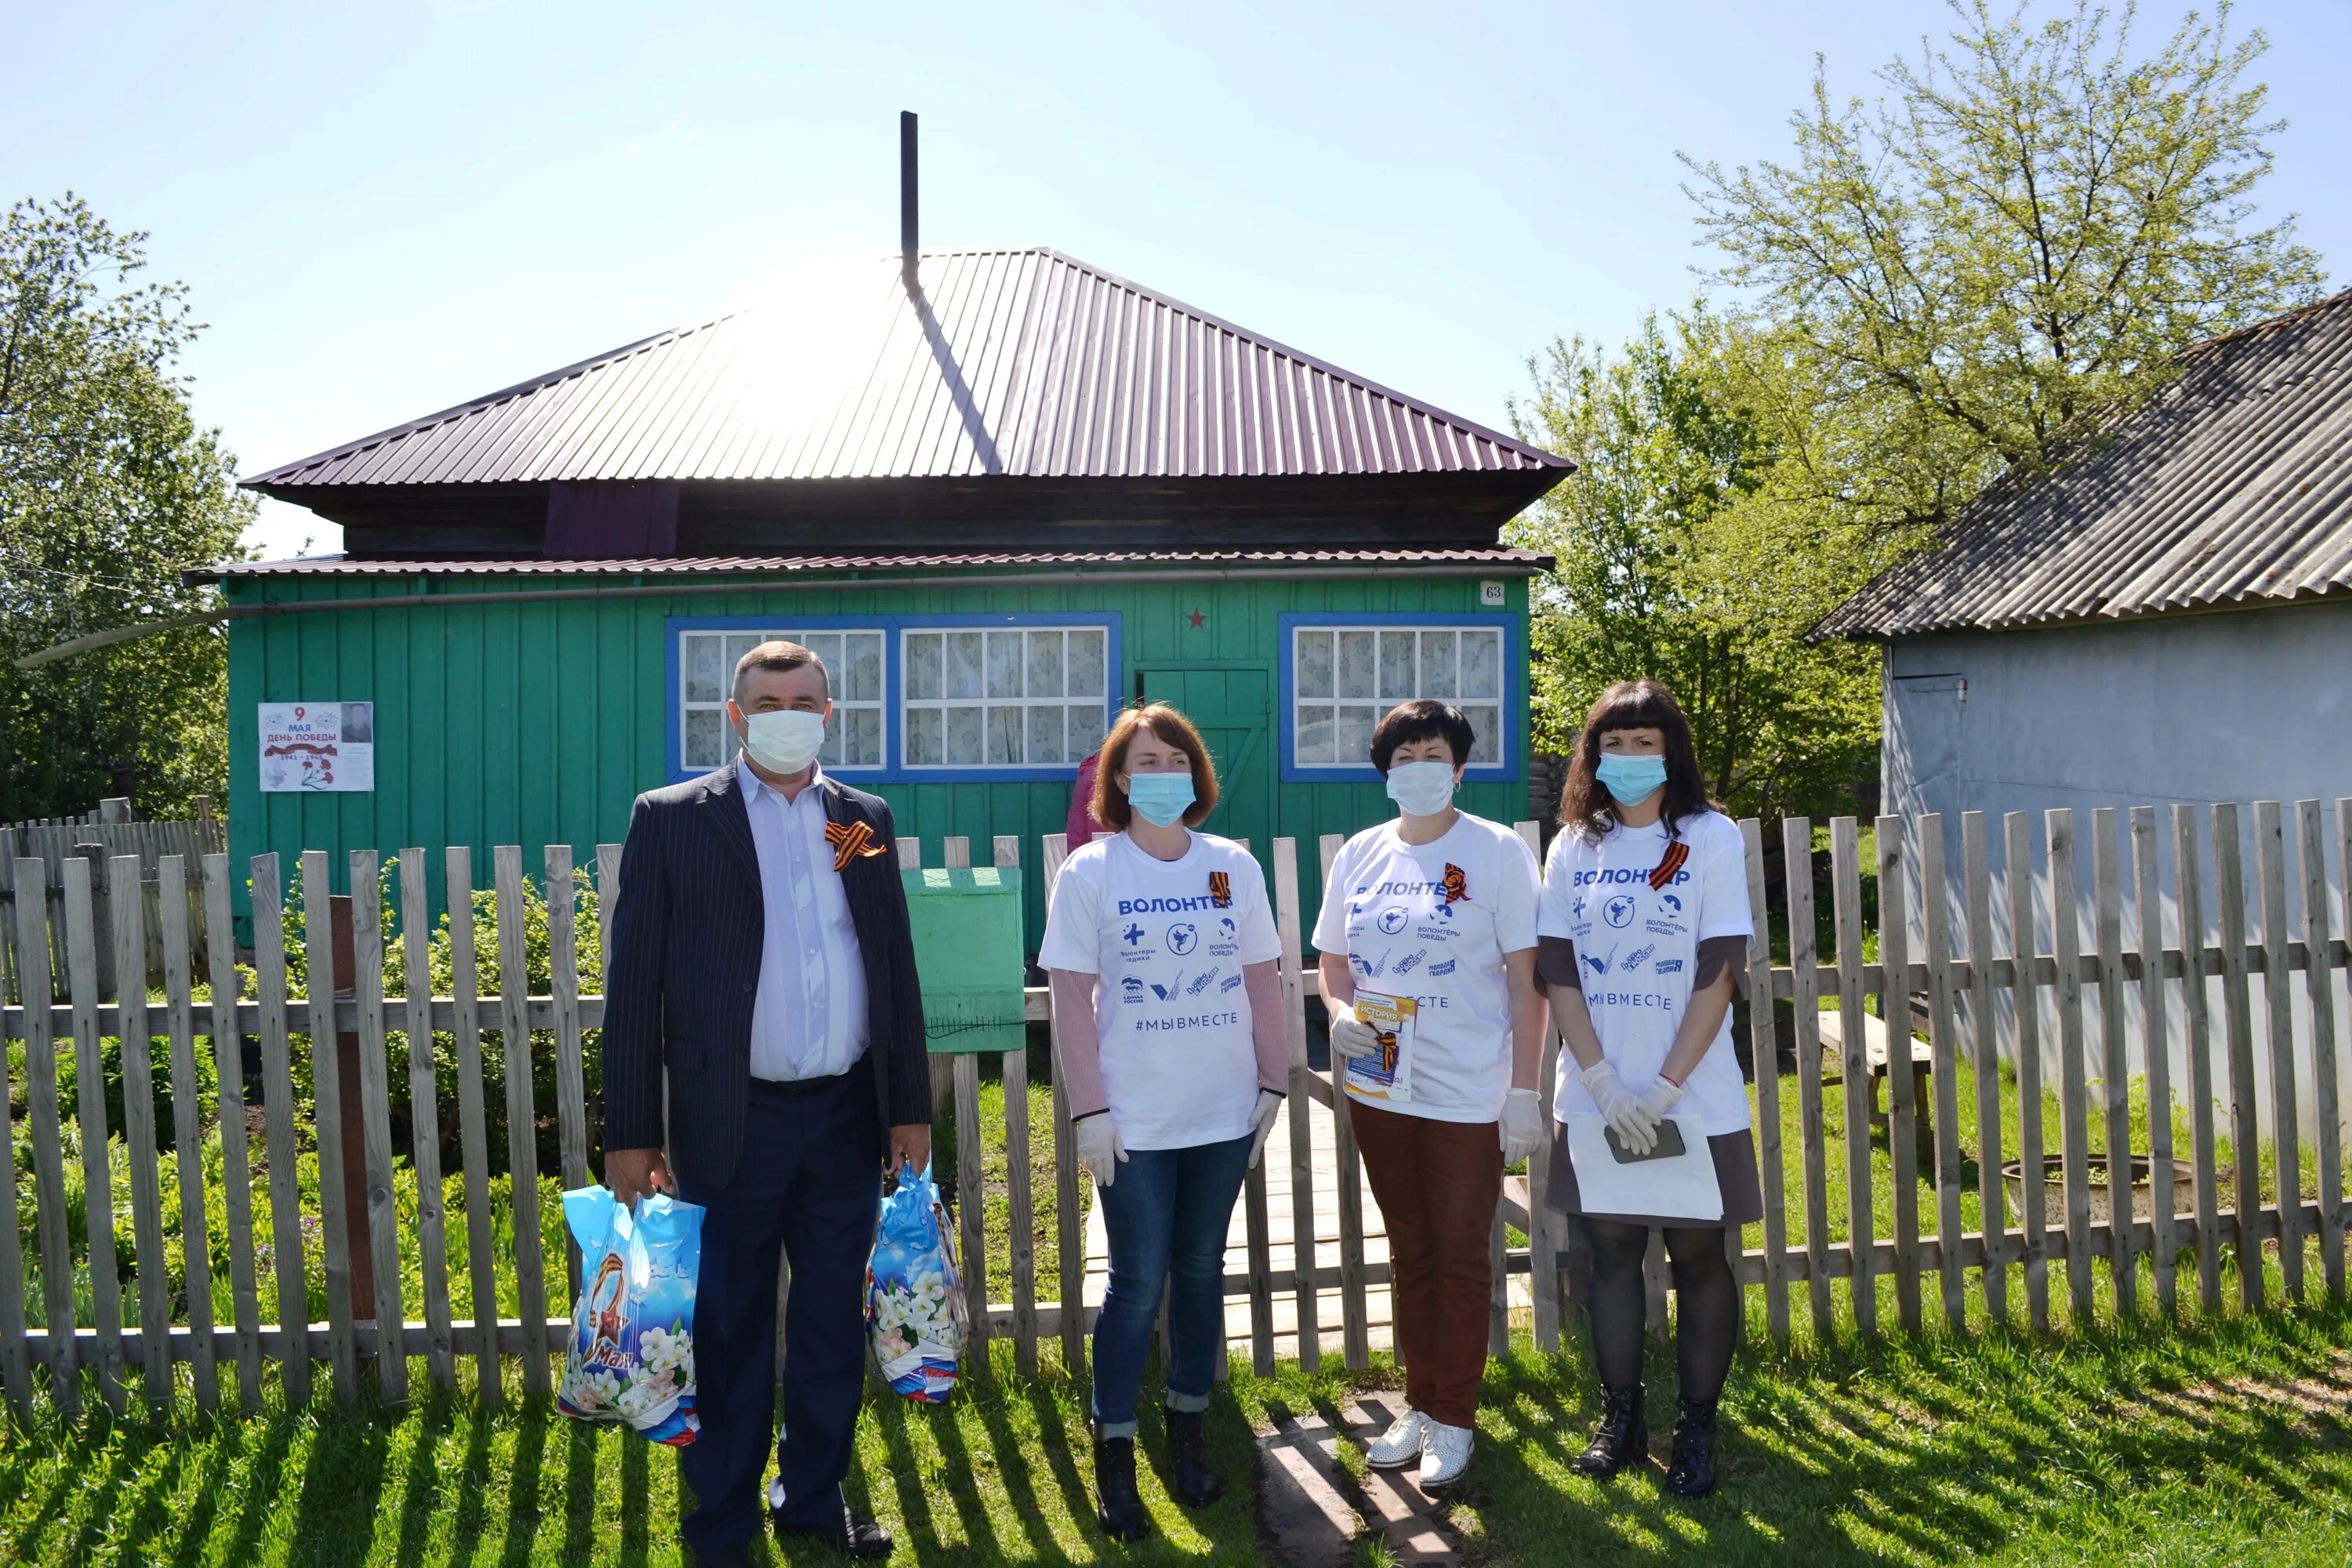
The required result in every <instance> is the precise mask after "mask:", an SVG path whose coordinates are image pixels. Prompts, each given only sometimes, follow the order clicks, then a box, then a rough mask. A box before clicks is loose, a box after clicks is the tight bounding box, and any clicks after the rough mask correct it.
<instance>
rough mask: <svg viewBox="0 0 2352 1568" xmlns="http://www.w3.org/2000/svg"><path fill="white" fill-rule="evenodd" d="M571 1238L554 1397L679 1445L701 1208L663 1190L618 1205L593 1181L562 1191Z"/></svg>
mask: <svg viewBox="0 0 2352 1568" xmlns="http://www.w3.org/2000/svg"><path fill="white" fill-rule="evenodd" d="M563 1218H564V1223H565V1224H567V1225H569V1226H571V1227H572V1239H573V1240H575V1241H577V1242H578V1243H579V1244H580V1295H579V1299H578V1300H576V1301H575V1302H574V1303H573V1305H572V1337H571V1342H570V1343H569V1344H568V1345H567V1346H566V1347H565V1350H564V1355H563V1386H562V1389H561V1390H560V1391H558V1394H557V1396H556V1405H557V1406H558V1408H560V1409H561V1410H562V1412H563V1413H564V1414H565V1415H574V1416H577V1417H579V1418H580V1419H581V1420H583V1421H619V1422H624V1423H625V1424H626V1425H628V1426H631V1427H633V1428H635V1430H637V1431H639V1432H642V1433H644V1434H645V1435H646V1436H648V1437H650V1438H652V1439H653V1440H654V1441H655V1442H656V1443H666V1444H667V1445H669V1446H670V1447H674V1448H677V1447H685V1446H686V1445H687V1444H688V1443H691V1442H693V1441H694V1437H695V1434H696V1433H697V1432H698V1431H700V1430H701V1423H700V1422H699V1421H698V1420H697V1419H696V1417H695V1414H694V1282H695V1276H696V1275H697V1274H698V1273H699V1272H700V1269H701V1265H702V1210H701V1209H700V1208H699V1207H698V1206H696V1205H693V1204H686V1203H680V1202H678V1201H677V1199H676V1198H673V1197H670V1196H668V1195H667V1194H662V1193H656V1194H654V1195H653V1196H651V1197H649V1198H645V1199H641V1200H640V1201H639V1202H638V1203H637V1205H636V1206H635V1208H624V1207H622V1206H621V1205H620V1203H619V1201H618V1200H616V1199H615V1198H614V1196H613V1194H611V1193H610V1192H607V1191H606V1190H605V1189H604V1188H603V1187H578V1188H574V1189H573V1190H572V1191H571V1192H568V1193H566V1194H563Z"/></svg>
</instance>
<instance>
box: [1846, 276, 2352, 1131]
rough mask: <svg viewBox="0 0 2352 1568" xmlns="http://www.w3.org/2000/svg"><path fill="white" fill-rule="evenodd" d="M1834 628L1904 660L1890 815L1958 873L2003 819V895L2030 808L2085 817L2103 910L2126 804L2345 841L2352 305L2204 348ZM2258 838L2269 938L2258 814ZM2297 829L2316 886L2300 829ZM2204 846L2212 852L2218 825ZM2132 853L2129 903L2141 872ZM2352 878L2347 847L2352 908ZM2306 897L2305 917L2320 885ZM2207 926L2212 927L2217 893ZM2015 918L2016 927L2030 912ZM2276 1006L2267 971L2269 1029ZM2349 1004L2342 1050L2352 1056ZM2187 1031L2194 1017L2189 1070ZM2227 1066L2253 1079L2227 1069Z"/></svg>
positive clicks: (2303, 1022)
mask: <svg viewBox="0 0 2352 1568" xmlns="http://www.w3.org/2000/svg"><path fill="white" fill-rule="evenodd" d="M1816 635H1817V636H1834V637H1854V638H1867V639H1873V640H1876V641H1878V642H1880V643H1881V644H1883V645H1884V647H1885V661H1884V669H1885V676H1884V703H1885V706H1884V720H1885V731H1884V733H1885V739H1884V742H1883V746H1882V751H1881V758H1880V765H1881V782H1882V795H1883V801H1882V804H1881V807H1880V809H1882V810H1884V811H1887V812H1891V813H1903V814H1906V815H1907V814H1913V813H1921V812H1940V813H1942V814H1943V822H1944V828H1945V833H1946V836H1947V840H1948V842H1947V853H1948V857H1951V858H1950V859H1949V860H1948V863H1949V864H1953V865H1957V864H1958V858H1957V857H1958V853H1959V847H1960V846H1959V832H1960V814H1961V813H1963V812H1967V811H1982V812H1985V813H1987V814H1988V816H1989V817H1990V819H1991V820H1990V822H1989V825H1988V826H1989V832H1988V834H1987V837H1988V840H1989V847H1990V858H1991V861H1992V869H1993V887H1994V888H1995V889H1996V891H1997V896H1998V889H2000V886H2001V876H2000V873H2001V868H2002V864H2003V862H2004V860H2005V856H2004V853H2003V845H2002V839H2003V835H2002V831H2001V827H2000V816H2001V815H2002V814H2004V813H2007V812H2012V811H2015V812H2025V813H2029V814H2031V816H2030V821H2031V824H2032V837H2033V839H2034V841H2035V842H2037V843H2038V842H2039V841H2040V839H2041V835H2042V812H2044V811H2046V810H2048V809H2050V808H2052V807H2057V806H2065V807H2071V808H2073V809H2074V831H2075V836H2076V841H2077V844H2078V846H2079V847H2080V848H2079V854H2080V856H2081V858H2082V861H2083V864H2082V866H2081V868H2079V869H2080V879H2079V886H2080V887H2081V888H2082V889H2084V893H2085V895H2086V896H2087V894H2088V893H2089V891H2090V889H2092V886H2093V883H2092V876H2091V873H2092V869H2093V868H2092V862H2091V842H2092V839H2093V837H2094V836H2095V833H2096V831H2097V828H2098V821H2097V819H2096V818H2095V816H2093V815H2092V814H2093V812H2095V810H2097V809H2098V808H2099V807H2102V806H2109V807H2115V808H2116V809H2117V826H2118V831H2119V832H2121V831H2126V830H2127V825H2128V823H2129V816H2128V812H2129V809H2130V808H2131V807H2134V806H2141V805H2157V806H2159V807H2161V806H2164V805H2168V804H2174V803H2186V804H2190V805H2210V804H2211V803H2215V802H2221V801H2240V802H2243V801H2250V800H2256V799H2261V800H2275V801H2284V802H2288V803H2292V802H2294V801H2296V800H2317V801H2319V802H2321V803H2322V812H2323V816H2322V823H2323V832H2324V835H2325V837H2326V841H2327V843H2328V844H2329V845H2331V846H2340V845H2341V844H2342V843H2343V842H2344V841H2345V840H2344V830H2343V825H2342V824H2341V823H2339V822H2337V821H2336V820H2335V818H2336V815H2337V809H2338V807H2337V803H2338V802H2339V801H2340V800H2341V799H2343V798H2344V797H2346V796H2352V292H2347V293H2342V294H2337V295H2335V296H2332V297H2331V298H2328V299H2326V300H2319V301H2318V302H2316V303H2315V304H2312V305H2309V306H2306V307H2305V308H2304V309H2302V310H2294V311H2291V312H2289V313H2288V314H2285V315H2283V316H2280V317H2277V318H2275V319H2273V320H2272V321H2264V322H2262V323H2260V324H2258V325H2256V326H2252V327H2249V328H2247V329H2245V330H2243V331H2237V332H2232V333H2230V334H2228V335H2227V336H2224V337H2220V338H2215V339H2212V340H2210V341H2209V342H2204V343H2201V344H2199V345H2198V346H2197V347H2196V348H2195V349H2193V350H2191V351H2190V352H2189V353H2188V354H2187V355H2186V356H2185V357H2184V360H2183V362H2182V363H2181V365H2180V370H2179V375H2178V376H2177V377H2176V378H2175V379H2174V380H2173V381H2172V382H2171V383H2170V384H2168V385H2167V386H2166V387H2165V388H2164V389H2163V390H2162V391H2161V392H2160V393H2159V394H2158V395H2156V396H2155V397H2154V398H2153V399H2151V400H2150V401H2149V402H2148V403H2147V405H2144V406H2142V407H2139V408H2137V409H2135V410H2132V411H2130V412H2128V413H2126V414H2124V415H2122V416H2118V417H2117V418H2116V419H2115V420H2114V421H2113V422H2112V423H2111V424H2110V425H2109V426H2108V427H2107V428H2106V429H2105V430H2104V431H2102V432H2101V433H2100V434H2099V435H2098V436H2097V437H2095V439H2094V440H2093V441H2091V442H2090V443H2089V444H2088V446H2087V448H2086V449H2085V450H2084V452H2083V453H2082V454H2081V455H2080V456H2079V457H2078V458H2076V459H2075V460H2074V461H2073V462H2071V463H2068V464H2066V465H2064V466H2063V467H2061V468H2058V469H2056V470H2055V471H2054V472H2052V473H2050V474H2047V475H2041V476H2034V477H2031V478H2023V477H2021V478H2016V479H2007V480H2004V481H2002V482H2000V483H1999V484H1996V485H1995V486H1993V487H1992V489H1990V490H1989V491H1988V492H1987V493H1986V494H1985V495H1984V496H1982V497H1981V498H1979V500H1977V501H1976V502H1975V503H1974V504H1973V505H1971V506H1970V507H1969V508H1968V509H1967V510H1965V511H1964V512H1963V513H1962V514H1961V515H1960V517H1959V518H1958V521H1956V523H1955V524H1954V525H1953V527H1952V529H1951V531H1950V532H1949V534H1948V537H1947V538H1946V539H1945V540H1944V541H1943V542H1942V543H1941V545H1940V547H1938V548H1936V549H1931V550H1928V551H1926V552H1922V553H1920V554H1917V555H1914V556H1911V557H1909V558H1908V559H1906V560H1905V561H1903V562H1902V563H1899V564H1897V565H1896V566H1895V567H1894V568H1892V569H1891V570H1889V571H1888V572H1886V573H1885V574H1883V575H1881V576H1880V577H1879V578H1878V579H1877V580H1876V581H1874V582H1873V583H1872V584H1870V585H1869V586H1868V587H1866V588H1865V589H1864V591H1863V592H1862V593H1860V594H1859V595H1856V596H1855V597H1854V598H1853V599H1852V600H1850V601H1849V602H1848V603H1846V604H1845V605H1842V606H1840V607H1839V608H1838V609H1837V610H1836V611H1835V612H1834V613H1833V614H1832V615H1831V616H1829V617H1828V618H1827V619H1826V620H1824V621H1823V622H1822V626H1820V627H1819V628H1818V630H1817V632H1816ZM2287 810H2288V814H2289V816H2290V818H2292V816H2293V812H2294V808H2293V806H2292V805H2291V804H2290V805H2289V806H2288V807H2287ZM2241 822H2242V835H2243V840H2244V841H2243V843H2242V853H2243V864H2244V865H2245V867H2246V868H2247V869H2246V873H2245V877H2246V884H2247V888H2246V891H2247V895H2248V898H2249V900H2250V929H2252V930H2256V931H2259V930H2260V929H2261V924H2260V915H2259V911H2258V910H2255V909H2253V907H2252V900H2255V899H2256V898H2257V897H2258V894H2259V889H2258V888H2257V887H2256V885H2255V883H2256V878H2255V876H2254V868H2256V867H2257V865H2258V864H2259V860H2258V856H2257V846H2256V844H2255V843H2254V839H2253V831H2254V819H2253V814H2252V812H2251V811H2242V812H2241ZM2156 826H2157V829H2158V835H2159V839H2158V841H2159V843H2160V844H2161V845H2162V846H2163V848H2162V849H2161V851H2160V852H2159V854H2158V857H2157V864H2158V868H2159V878H2158V879H2159V882H2160V884H2161V885H2160V887H2159V889H2158V890H2159V894H2160V896H2161V899H2162V900H2163V905H2164V908H2165V913H2164V919H2165V920H2166V921H2167V922H2168V931H2172V932H2173V934H2169V935H2168V936H2167V937H2166V938H2165V940H2166V942H2168V943H2173V944H2177V943H2178V942H2179V936H2178V934H2177V928H2176V927H2173V926H2172V925H2171V922H2173V921H2175V920H2176V919H2177V909H2176V908H2174V907H2173V897H2174V894H2173V885H2172V869H2171V865H2172V849H2171V845H2172V831H2173V830H2172V825H2171V823H2170V821H2169V820H2168V819H2167V818H2166V816H2165V814H2163V813H2162V812H2161V811H2159V813H2158V822H2157V825H2156ZM2287 833H2288V843H2287V845H2286V854H2287V858H2288V864H2289V865H2290V867H2292V865H2293V863H2294V825H2293V823H2292V820H2290V823H2289V826H2288V828H2287ZM2199 835H2200V841H2201V842H2204V843H2206V845H2207V848H2206V851H2205V853H2207V854H2208V855H2210V838H2208V837H2207V836H2206V834H2205V829H2204V826H2202V825H2201V824H2200V829H2199ZM2118 853H2119V857H2120V864H2121V866H2122V868H2123V872H2122V874H2123V877H2124V879H2125V880H2126V884H2128V882H2129V879H2130V877H2131V874H2132V867H2133V864H2134V861H2133V857H2132V854H2131V851H2130V848H2129V847H2128V846H2124V847H2121V848H2120V849H2119V851H2118ZM2212 874H2213V873H2212V868H2211V865H2210V860H2209V861H2208V863H2207V869H2206V873H2205V875H2206V876H2207V877H2208V878H2209V879H2210V877H2211V875H2212ZM2344 875H2345V868H2344V866H2343V864H2342V859H2341V857H2340V854H2331V856H2330V858H2329V862H2328V866H2327V879H2328V883H2329V895H2328V897H2329V901H2330V903H2331V905H2332V907H2333V908H2335V909H2336V910H2341V909H2342V908H2343V900H2344ZM2286 880H2287V882H2288V883H2289V884H2290V885H2289V886H2288V887H2287V888H2286V889H2284V902H2285V904H2286V907H2287V909H2288V910H2289V916H2288V918H2289V920H2290V921H2299V920H2300V919H2301V909H2302V904H2303V892H2302V889H2301V885H2300V879H2299V877H2297V876H2296V875H2294V874H2292V873H2291V874H2290V875H2289V876H2288V877H2287V879H2286ZM2203 907H2204V909H2205V910H2206V919H2207V921H2208V922H2209V925H2210V921H2212V920H2213V919H2214V909H2215V900H2214V896H2213V889H2212V886H2211V884H2210V880H2209V882H2208V884H2207V891H2206V897H2205V899H2204V902H2203ZM1957 918H1958V913H1957V911H1956V919H1957ZM2048 918H2049V913H2048V911H2046V910H2045V911H2043V912H2042V920H2043V921H2047V919H2048ZM1997 920H1998V921H2001V922H2002V923H2003V927H2004V929H2005V921H2006V914H2005V912H2000V911H1997ZM1915 925H1916V921H1915ZM1955 929H1958V928H1957V926H1956V927H1955ZM2084 929H2085V930H2088V929H2090V928H2089V927H2088V926H2087V925H2086V926H2085V928H2084ZM2294 929H2298V930H2299V929H2300V927H2299V925H2298V926H2296V927H2294ZM2043 931H2044V936H2043V938H2042V940H2043V942H2045V943H2046V942H2047V941H2048V940H2049V939H2048V936H2047V934H2046V933H2047V927H2046V924H2045V925H2044V927H2043ZM2209 939H2210V933H2209ZM2262 990H2263V987H2262V983H2261V978H2260V976H2256V977H2255V982H2254V991H2255V1005H2256V1008H2257V1016H2256V1027H2257V1028H2263V1027H2266V1025H2265V1024H2264V1023H2263V1020H2262V1017H2261V1014H2260V1008H2261V1006H2262ZM2294 990H2295V992H2296V993H2297V995H2296V997H2295V999H2294V1005H2293V1006H2292V1008H2291V1020H2292V1023H2293V1029H2294V1041H2295V1049H2296V1052H2297V1054H2298V1056H2299V1057H2301V1056H2306V1055H2307V1053H2308V1051H2309V1050H2310V1048H2311V1047H2310V1042H2311V1038H2312V1037H2311V1028H2310V1025H2311V1021H2310V1018H2309V1011H2308V1010H2309V1004H2308V999H2307V998H2304V997H2302V996H2301V995H2300V992H2301V990H2302V982H2301V976H2300V975H2297V976H2296V977H2295V980H2294ZM2091 1005H2092V1006H2093V1007H2094V1010H2095V1006H2096V999H2095V997H2094V998H2092V999H2091ZM2134 1005H2137V1004H2134ZM2338 1015H2339V1020H2338V1026H2337V1030H2336V1037H2337V1038H2338V1039H2347V1038H2352V1016H2346V1015H2345V1014H2344V1010H2343V1005H2342V1002H2341V1000H2340V999H2339V1002H2338ZM2214 1016H2216V1017H2219V1016H2221V1014H2220V1013H2219V1012H2218V1011H2217V1012H2216V1013H2215V1014H2214ZM2215 1032H2216V1036H2217V1037H2218V1036H2219V1033H2220V1031H2219V1029H2218V1026H2217V1028H2216V1031H2215ZM2095 1037H2096V1036H2094V1038H2095ZM2134 1037H2135V1038H2137V1033H2135V1035H2134ZM2258 1037H2259V1036H2258ZM2043 1038H2044V1039H2045V1040H2047V1039H2052V1038H2054V1035H2053V1034H2051V1033H2048V1032H2045V1034H2044V1035H2043ZM2170 1038H2171V1039H2172V1041H2173V1042H2174V1047H2173V1048H2174V1051H2175V1054H2176V1055H2178V1054H2179V1050H2180V1048H2181V1047H2180V1044H2179V1042H2180V1041H2181V1040H2182V1039H2183V1038H2184V1034H2183V1031H2182V1029H2181V1027H2180V1020H2179V1017H2178V1016H2176V1018H2175V1020H2174V1027H2173V1029H2172V1031H2171V1034H2170ZM2304 1070H2305V1071H2307V1070H2308V1066H2307V1064H2306V1066H2305V1069H2304ZM2216 1072H2217V1076H2216V1079H2215V1081H2216V1082H2217V1083H2226V1082H2227V1081H2228V1078H2227V1068H2226V1065H2224V1066H2222V1067H2221V1068H2217V1069H2216ZM2174 1081H2175V1082H2176V1083H2179V1082H2186V1081H2188V1080H2187V1079H2186V1078H2185V1076H2177V1077H2176V1078H2175V1079H2174ZM2305 1110H2306V1112H2307V1111H2308V1102H2307V1101H2306V1104H2305ZM2268 1115H2269V1111H2268V1109H2267V1100H2266V1099H2265V1101H2264V1109H2263V1116H2264V1117H2265V1118H2267V1117H2268ZM2306 1121H2308V1116H2307V1115H2306Z"/></svg>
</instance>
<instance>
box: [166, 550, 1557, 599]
mask: <svg viewBox="0 0 2352 1568" xmlns="http://www.w3.org/2000/svg"><path fill="white" fill-rule="evenodd" d="M1550 564H1551V557H1549V556H1548V555H1543V554H1539V553H1538V552H1535V551H1531V550H1520V549H1517V548H1516V547H1513V546H1509V545H1493V546H1481V547H1470V546H1464V547H1460V548H1454V549H1397V550H1382V549H1366V550H1284V549H1276V550H1072V551H1034V552H1018V551H1012V552H1007V551H992V552H975V553H971V554H940V553H920V554H898V555H726V556H669V555H665V556H653V557H646V558H643V559H636V558H632V559H628V560H609V561H572V560H563V559H554V558H546V557H538V556H532V557H528V558H523V559H517V560H508V561H374V560H367V559H354V558H351V557H346V556H341V555H311V556H301V557H298V558H296V559H293V560H287V561H232V562H228V563H224V564H222V565H219V566H214V567H209V568H206V569H205V571H204V572H202V573H198V574H195V575H196V576H198V577H201V578H205V579H212V578H219V577H280V576H299V577H414V576H419V575H434V576H490V577H580V576H600V575H614V574H628V575H647V574H651V575H661V576H695V575H703V574H715V573H728V572H737V573H740V572H784V573H802V572H881V571H889V570H892V569H905V570H914V569H922V570H939V569H947V568H970V567H992V566H1177V567H1181V566H1375V565H1398V566H1464V567H1487V566H1491V567H1504V568H1511V569H1515V570H1518V571H1534V570H1538V569H1541V568H1545V567H1548V566H1549V565H1550ZM681 591H688V590H681Z"/></svg>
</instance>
